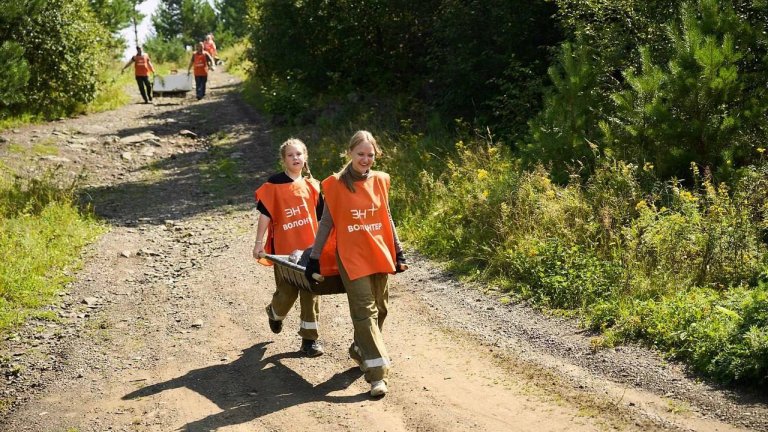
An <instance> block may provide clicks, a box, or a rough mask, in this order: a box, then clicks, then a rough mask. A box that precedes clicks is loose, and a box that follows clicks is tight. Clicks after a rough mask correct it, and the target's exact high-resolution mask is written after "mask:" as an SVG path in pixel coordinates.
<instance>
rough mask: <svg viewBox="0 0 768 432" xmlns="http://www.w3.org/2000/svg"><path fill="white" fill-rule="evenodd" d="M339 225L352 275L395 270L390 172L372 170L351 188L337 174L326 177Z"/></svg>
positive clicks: (343, 260) (342, 248) (341, 247)
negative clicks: (353, 190)
mask: <svg viewBox="0 0 768 432" xmlns="http://www.w3.org/2000/svg"><path fill="white" fill-rule="evenodd" d="M323 192H324V193H325V203H326V205H327V206H328V210H329V211H330V212H331V217H332V218H333V225H334V227H335V228H336V242H337V243H336V247H337V248H338V251H339V252H338V253H339V259H340V260H341V263H342V265H344V269H345V270H346V271H347V274H348V275H349V278H350V279H351V280H355V279H358V278H361V277H364V276H368V275H372V274H375V273H394V272H395V237H394V233H393V232H392V224H391V223H390V220H389V174H387V173H384V172H381V171H371V172H370V174H369V175H368V178H367V179H365V180H363V181H358V182H355V192H350V191H349V189H347V187H346V186H344V183H342V182H341V181H340V180H339V177H338V176H337V175H332V176H330V177H328V178H327V179H325V180H323Z"/></svg>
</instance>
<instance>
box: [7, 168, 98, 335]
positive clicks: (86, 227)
mask: <svg viewBox="0 0 768 432" xmlns="http://www.w3.org/2000/svg"><path fill="white" fill-rule="evenodd" d="M56 178H57V176H56V173H54V172H48V173H46V174H45V175H44V176H42V177H39V178H20V177H16V176H14V175H13V174H12V173H10V172H8V171H7V169H3V171H0V332H6V331H8V330H9V329H11V328H13V327H14V326H16V325H18V324H20V323H22V322H23V321H24V320H25V319H26V318H27V317H30V316H35V317H37V318H40V319H46V320H53V319H56V317H55V315H53V314H52V313H51V312H50V311H43V310H40V308H41V307H42V306H44V305H46V304H49V303H50V302H51V301H53V299H54V298H55V296H56V294H57V293H58V292H60V291H61V290H62V289H63V288H64V286H65V285H66V284H67V282H69V281H70V280H71V274H72V271H73V270H74V269H76V268H77V267H78V266H79V265H80V261H79V256H80V251H81V250H82V248H83V247H84V246H86V245H87V244H88V243H90V242H92V241H93V240H94V239H95V238H96V237H97V236H98V235H99V234H101V233H102V232H103V231H104V229H105V228H104V226H103V225H101V224H99V223H98V222H97V221H96V220H95V219H94V218H93V217H92V216H91V215H90V214H89V213H88V212H87V211H83V210H82V209H80V208H78V206H77V204H76V200H75V191H76V188H75V182H71V183H69V184H61V183H60V182H58V181H57V180H56Z"/></svg>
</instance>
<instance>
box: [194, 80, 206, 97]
mask: <svg viewBox="0 0 768 432" xmlns="http://www.w3.org/2000/svg"><path fill="white" fill-rule="evenodd" d="M206 82H208V76H197V75H195V93H197V100H200V99H202V98H203V96H205V83H206Z"/></svg>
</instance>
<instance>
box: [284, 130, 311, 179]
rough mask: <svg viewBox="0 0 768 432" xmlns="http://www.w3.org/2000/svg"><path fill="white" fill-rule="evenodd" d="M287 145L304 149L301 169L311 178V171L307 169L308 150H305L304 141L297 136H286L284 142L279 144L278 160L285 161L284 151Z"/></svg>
mask: <svg viewBox="0 0 768 432" xmlns="http://www.w3.org/2000/svg"><path fill="white" fill-rule="evenodd" d="M288 146H294V147H299V148H301V149H303V150H304V166H303V167H302V168H301V170H302V171H304V172H306V173H307V176H308V177H309V178H313V177H312V171H310V169H309V151H307V145H306V144H304V141H302V140H300V139H298V138H288V139H287V140H285V142H284V143H282V144H280V161H283V162H284V161H285V152H286V151H287V150H286V148H288Z"/></svg>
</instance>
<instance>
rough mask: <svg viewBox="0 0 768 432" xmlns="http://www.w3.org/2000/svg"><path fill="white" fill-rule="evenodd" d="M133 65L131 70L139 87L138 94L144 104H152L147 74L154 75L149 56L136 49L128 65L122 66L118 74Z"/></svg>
mask: <svg viewBox="0 0 768 432" xmlns="http://www.w3.org/2000/svg"><path fill="white" fill-rule="evenodd" d="M131 63H133V70H134V72H135V74H136V84H138V85H139V93H141V97H142V98H143V99H144V103H145V104H146V103H150V102H152V84H151V83H150V82H149V73H150V72H152V73H153V74H154V73H155V67H154V66H153V65H152V61H151V60H150V59H149V55H148V54H146V53H143V52H142V51H141V47H139V46H137V47H136V55H135V56H133V57H131V59H130V60H128V63H126V64H125V66H123V69H122V70H121V71H120V73H123V72H125V69H127V68H128V66H130V65H131Z"/></svg>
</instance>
